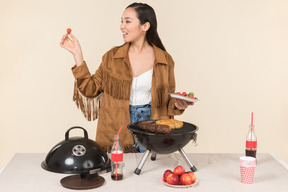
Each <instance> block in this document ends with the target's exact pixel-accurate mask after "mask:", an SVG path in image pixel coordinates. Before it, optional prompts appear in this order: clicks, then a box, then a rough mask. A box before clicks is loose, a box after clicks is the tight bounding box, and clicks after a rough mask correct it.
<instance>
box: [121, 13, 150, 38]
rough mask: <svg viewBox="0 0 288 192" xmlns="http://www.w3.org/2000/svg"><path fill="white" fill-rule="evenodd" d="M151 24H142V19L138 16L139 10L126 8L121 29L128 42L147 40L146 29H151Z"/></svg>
mask: <svg viewBox="0 0 288 192" xmlns="http://www.w3.org/2000/svg"><path fill="white" fill-rule="evenodd" d="M149 27H150V24H149V23H148V22H147V23H145V24H143V25H141V23H140V20H139V19H138V18H137V12H136V11H135V9H134V8H127V9H125V11H124V13H123V15H122V17H121V25H120V30H121V31H122V33H123V39H124V41H125V42H126V43H127V42H135V41H139V40H142V41H144V40H145V36H146V31H147V30H148V29H149Z"/></svg>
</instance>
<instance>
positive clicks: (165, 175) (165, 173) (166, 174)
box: [163, 169, 173, 181]
mask: <svg viewBox="0 0 288 192" xmlns="http://www.w3.org/2000/svg"><path fill="white" fill-rule="evenodd" d="M171 173H173V172H172V171H171V170H170V169H167V170H166V171H165V172H164V174H163V179H164V181H167V176H168V175H170V174H171Z"/></svg>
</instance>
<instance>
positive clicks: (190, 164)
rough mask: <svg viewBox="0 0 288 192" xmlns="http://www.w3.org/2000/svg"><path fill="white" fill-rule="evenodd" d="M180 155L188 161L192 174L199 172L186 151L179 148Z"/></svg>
mask: <svg viewBox="0 0 288 192" xmlns="http://www.w3.org/2000/svg"><path fill="white" fill-rule="evenodd" d="M178 151H179V153H180V154H181V155H182V157H183V158H184V159H185V160H186V162H187V163H188V165H189V166H190V169H191V171H192V172H195V171H197V169H196V167H195V166H194V165H193V164H192V163H191V161H190V160H189V159H188V157H187V155H186V153H185V152H184V150H183V149H182V148H181V147H179V150H178Z"/></svg>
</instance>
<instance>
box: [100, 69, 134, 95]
mask: <svg viewBox="0 0 288 192" xmlns="http://www.w3.org/2000/svg"><path fill="white" fill-rule="evenodd" d="M103 82H105V84H104V86H105V87H104V89H105V93H107V94H109V95H111V96H112V97H113V98H115V99H119V100H129V99H130V90H131V85H132V80H124V79H117V78H115V77H113V76H111V75H110V74H108V73H107V72H104V73H103Z"/></svg>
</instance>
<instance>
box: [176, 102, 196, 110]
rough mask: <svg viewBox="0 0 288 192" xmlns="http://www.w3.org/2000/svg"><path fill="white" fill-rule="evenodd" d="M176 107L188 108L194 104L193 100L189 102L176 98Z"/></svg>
mask: <svg viewBox="0 0 288 192" xmlns="http://www.w3.org/2000/svg"><path fill="white" fill-rule="evenodd" d="M175 101H176V102H175V107H176V108H178V109H180V110H183V109H186V108H187V107H188V106H189V105H194V103H193V102H187V101H185V100H182V99H175Z"/></svg>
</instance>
